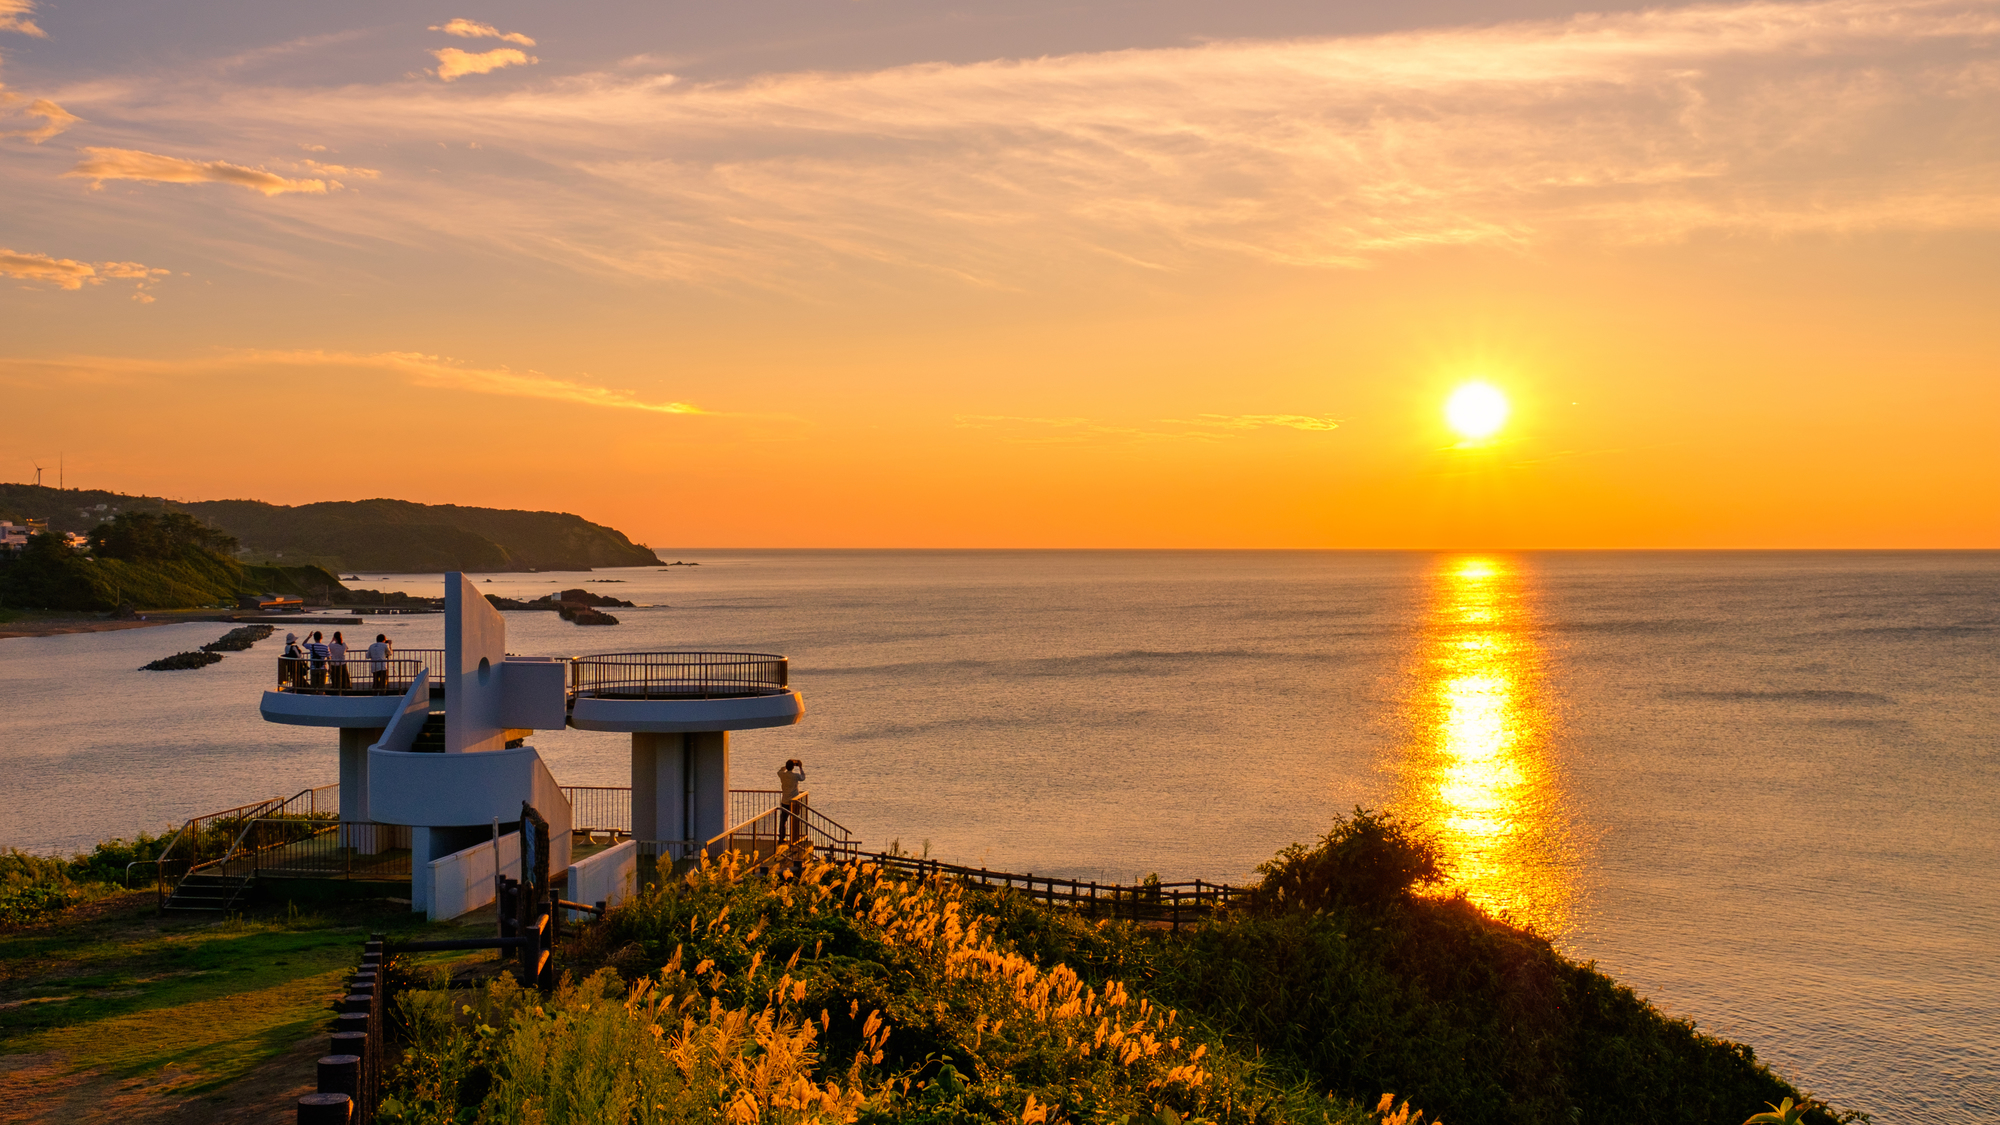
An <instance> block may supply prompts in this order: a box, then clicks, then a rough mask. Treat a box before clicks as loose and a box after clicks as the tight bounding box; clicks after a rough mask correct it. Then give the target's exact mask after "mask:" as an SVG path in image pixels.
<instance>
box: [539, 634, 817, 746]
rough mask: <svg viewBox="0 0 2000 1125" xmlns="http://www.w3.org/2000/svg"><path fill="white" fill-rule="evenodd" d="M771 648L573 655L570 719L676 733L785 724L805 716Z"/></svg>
mask: <svg viewBox="0 0 2000 1125" xmlns="http://www.w3.org/2000/svg"><path fill="white" fill-rule="evenodd" d="M805 711H806V707H805V700H804V699H803V698H801V697H800V696H799V693H798V692H795V691H793V690H792V689H791V687H790V666H789V662H788V661H787V660H786V659H785V658H784V657H783V656H778V655H775V654H772V653H768V652H610V653H603V654H600V655H597V656H579V657H577V658H575V659H574V660H572V661H571V662H570V711H569V725H570V726H573V727H576V728H578V729H579V730H601V731H620V732H629V733H639V732H650V733H658V734H678V733H688V732H693V731H722V730H758V729H760V728H764V727H788V726H791V725H792V724H794V723H797V722H798V721H799V720H800V719H801V718H803V717H804V716H805Z"/></svg>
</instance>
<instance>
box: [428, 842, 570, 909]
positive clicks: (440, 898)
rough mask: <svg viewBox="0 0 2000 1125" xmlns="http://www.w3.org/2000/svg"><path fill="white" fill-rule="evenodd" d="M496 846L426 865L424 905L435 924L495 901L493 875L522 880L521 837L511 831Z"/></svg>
mask: <svg viewBox="0 0 2000 1125" xmlns="http://www.w3.org/2000/svg"><path fill="white" fill-rule="evenodd" d="M494 843H495V842H494V841H492V840H482V841H481V842H479V843H477V844H474V845H472V846H471V847H469V848H465V849H463V850H461V851H455V852H453V853H451V854H450V855H448V856H445V857H443V858H441V859H434V860H431V861H430V863H429V864H428V865H426V870H427V871H428V872H429V876H430V886H429V887H428V888H426V890H427V891H428V893H427V894H425V895H424V899H425V902H424V903H423V904H422V905H423V906H424V908H425V912H426V913H427V914H428V915H429V917H430V919H431V920H432V921H437V920H438V919H441V918H456V917H458V916H459V915H461V914H464V913H465V912H466V911H468V910H477V909H479V908H480V907H482V906H485V905H486V904H487V903H489V902H492V901H493V876H494V875H495V874H496V873H498V874H502V875H505V876H507V877H508V878H510V879H519V878H520V877H521V836H520V834H519V833H517V832H509V833H508V834H506V835H505V836H502V837H500V839H499V841H498V843H499V846H498V847H497V848H496V847H495V846H494ZM496 860H497V863H496ZM572 901H574V900H572ZM411 905H412V907H415V906H416V905H418V904H416V903H414V902H413V903H412V904H411Z"/></svg>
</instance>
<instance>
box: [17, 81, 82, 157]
mask: <svg viewBox="0 0 2000 1125" xmlns="http://www.w3.org/2000/svg"><path fill="white" fill-rule="evenodd" d="M23 100H24V99H23V98H22V97H21V95H19V94H14V93H9V92H8V91H7V90H6V89H4V88H0V113H5V114H6V115H8V116H15V115H16V114H17V113H18V115H19V116H22V117H39V118H41V119H42V123H41V125H40V126H38V127H36V128H33V129H6V130H0V137H12V138H14V139H16V140H23V141H27V142H28V143H29V144H37V145H38V144H41V143H42V142H43V141H46V140H48V139H49V138H50V137H53V136H55V135H57V134H59V133H61V132H62V131H64V130H65V129H68V128H69V127H70V126H71V125H74V124H75V123H76V122H78V121H80V120H82V119H81V118H79V117H77V116H76V115H75V114H73V113H71V112H69V111H68V110H66V109H64V108H63V107H61V106H59V105H57V104H56V103H54V102H52V101H50V100H48V99H47V98H36V99H35V100H33V101H31V102H28V104H27V105H26V106H25V107H23V108H22V109H20V110H18V111H16V110H14V109H13V108H11V107H13V106H16V105H19V104H20V103H21V102H22V101H23Z"/></svg>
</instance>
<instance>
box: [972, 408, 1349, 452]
mask: <svg viewBox="0 0 2000 1125" xmlns="http://www.w3.org/2000/svg"><path fill="white" fill-rule="evenodd" d="M952 424H953V425H954V426H956V427H957V428H959V429H961V430H989V431H992V432H994V433H995V434H996V435H997V436H999V437H1000V438H1001V439H1002V440H1003V441H1007V442H1011V443H1014V444H1020V445H1088V444H1132V443H1139V442H1161V441H1197V442H1217V441H1228V440H1230V439H1232V438H1237V437H1241V436H1242V435H1243V434H1245V433H1247V432H1249V431H1252V430H1261V429H1267V428H1277V429H1288V430H1305V431H1310V432H1315V433H1325V432H1328V431H1331V430H1337V429H1339V428H1340V422H1339V421H1338V420H1337V419H1335V418H1332V417H1329V416H1326V415H1318V414H1198V415H1196V416H1195V417H1194V418H1192V419H1181V418H1156V419H1153V420H1151V421H1149V422H1139V423H1133V422H1118V421H1113V420H1110V419H1100V418H1079V417H1060V418H1038V417H1032V416H1021V415H1012V414H958V415H954V416H953V417H952Z"/></svg>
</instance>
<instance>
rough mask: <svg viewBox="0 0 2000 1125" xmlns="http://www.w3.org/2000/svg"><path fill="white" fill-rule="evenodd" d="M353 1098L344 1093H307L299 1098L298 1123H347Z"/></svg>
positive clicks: (341, 1124)
mask: <svg viewBox="0 0 2000 1125" xmlns="http://www.w3.org/2000/svg"><path fill="white" fill-rule="evenodd" d="M353 1115H354V1099H353V1098H350V1097H348V1096H347V1095H346V1094H307V1095H305V1096H304V1097H302V1098H300V1099H299V1125H347V1123H348V1121H349V1120H350V1119H352V1117H353Z"/></svg>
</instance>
